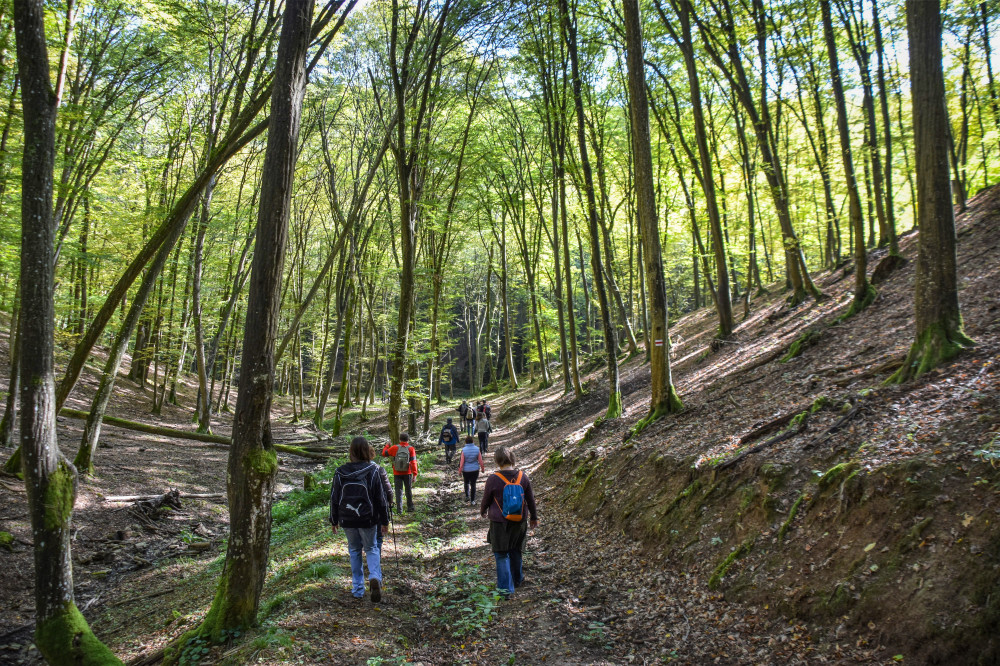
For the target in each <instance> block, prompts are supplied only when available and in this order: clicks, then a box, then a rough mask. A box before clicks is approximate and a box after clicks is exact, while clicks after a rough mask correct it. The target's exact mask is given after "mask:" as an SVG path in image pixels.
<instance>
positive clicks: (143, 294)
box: [73, 226, 184, 474]
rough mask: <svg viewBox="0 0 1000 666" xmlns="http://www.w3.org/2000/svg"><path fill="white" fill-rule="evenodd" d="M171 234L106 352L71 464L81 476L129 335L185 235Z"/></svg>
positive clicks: (89, 469)
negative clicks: (106, 356)
mask: <svg viewBox="0 0 1000 666" xmlns="http://www.w3.org/2000/svg"><path fill="white" fill-rule="evenodd" d="M173 231H174V234H173V235H172V236H170V237H169V238H167V240H166V242H165V243H164V244H163V245H161V246H160V249H159V250H158V251H157V253H156V256H155V257H154V258H153V262H152V263H151V264H150V265H149V268H148V269H147V271H146V274H145V275H144V276H143V278H142V282H141V283H140V284H139V289H138V290H137V291H136V292H135V297H134V298H133V299H132V305H130V306H129V309H128V313H127V314H126V315H125V319H124V320H123V321H122V325H121V329H120V330H119V331H118V334H117V335H116V336H115V339H114V342H112V344H111V349H110V350H109V351H108V359H107V361H105V363H104V370H103V372H102V373H101V379H100V382H99V383H98V385H97V391H96V392H95V393H94V397H93V399H92V401H91V404H90V412H89V413H88V415H87V422H86V424H85V425H84V428H83V436H82V438H81V440H80V448H79V449H78V450H77V453H76V458H75V459H74V461H73V463H74V464H75V465H76V468H77V469H78V470H80V472H81V473H83V474H92V473H93V471H94V451H95V450H96V448H97V443H98V440H99V438H100V436H101V424H102V422H103V420H104V414H105V413H106V412H107V408H108V402H109V401H110V400H111V394H112V393H113V392H114V388H115V382H116V381H117V379H118V370H119V369H120V368H121V363H122V358H123V357H124V355H125V348H126V347H127V346H128V340H129V338H130V337H131V335H132V331H133V330H134V329H135V327H136V325H137V324H138V323H139V318H140V317H141V316H142V312H143V309H145V307H146V301H147V300H148V299H149V294H150V292H152V290H153V287H154V286H155V285H156V280H157V277H158V276H159V274H160V272H161V271H162V270H163V266H164V265H165V264H166V263H167V259H168V258H169V257H170V254H171V252H172V251H173V247H174V244H175V243H176V242H177V240H178V239H179V238H180V236H181V235H182V234H183V233H184V227H183V226H180V227H175V228H174V229H173Z"/></svg>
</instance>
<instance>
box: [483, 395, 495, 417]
mask: <svg viewBox="0 0 1000 666" xmlns="http://www.w3.org/2000/svg"><path fill="white" fill-rule="evenodd" d="M483 414H485V415H486V418H488V419H489V420H490V421H492V420H493V408H492V407H490V404H489V403H488V402H486V401H485V400H483Z"/></svg>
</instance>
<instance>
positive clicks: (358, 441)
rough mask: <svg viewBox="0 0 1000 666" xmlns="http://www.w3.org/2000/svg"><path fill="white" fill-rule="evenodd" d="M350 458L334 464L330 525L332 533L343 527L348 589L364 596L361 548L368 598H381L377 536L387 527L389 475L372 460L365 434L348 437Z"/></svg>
mask: <svg viewBox="0 0 1000 666" xmlns="http://www.w3.org/2000/svg"><path fill="white" fill-rule="evenodd" d="M348 456H349V458H350V462H348V463H347V464H345V465H341V466H340V467H338V468H337V471H336V473H335V474H334V476H333V487H332V488H331V489H330V525H331V526H332V527H333V533H334V534H336V533H337V528H338V527H343V528H344V535H345V536H346V537H347V551H348V553H349V555H350V559H351V593H352V594H353V595H354V597H355V598H356V599H363V598H364V596H365V570H364V562H363V561H362V552H363V553H364V558H365V560H367V562H368V585H369V589H370V591H371V599H372V601H374V602H376V603H377V602H379V601H381V600H382V562H381V558H382V553H381V543H380V539H379V536H380V535H381V536H384V535H385V533H386V531H387V530H388V529H389V505H390V502H391V500H390V499H389V495H387V493H386V490H387V489H388V488H389V477H388V476H387V475H386V473H385V469H384V468H383V467H382V466H381V465H377V464H376V463H374V462H372V461H373V459H374V458H375V449H373V448H372V447H371V445H370V444H368V440H367V439H365V438H364V437H355V438H354V439H352V440H351V446H350V449H349V450H348Z"/></svg>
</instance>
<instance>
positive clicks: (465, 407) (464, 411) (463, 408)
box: [458, 400, 469, 431]
mask: <svg viewBox="0 0 1000 666" xmlns="http://www.w3.org/2000/svg"><path fill="white" fill-rule="evenodd" d="M458 415H459V417H461V419H462V430H463V431H464V430H465V428H466V425H467V422H468V420H469V403H468V402H467V401H465V400H463V401H462V404H461V405H459V406H458Z"/></svg>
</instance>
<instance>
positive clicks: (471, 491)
mask: <svg viewBox="0 0 1000 666" xmlns="http://www.w3.org/2000/svg"><path fill="white" fill-rule="evenodd" d="M462 480H463V481H465V499H467V500H469V501H470V502H475V501H476V481H478V480H479V470H478V469H475V470H472V471H471V472H466V471H463V472H462Z"/></svg>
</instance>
